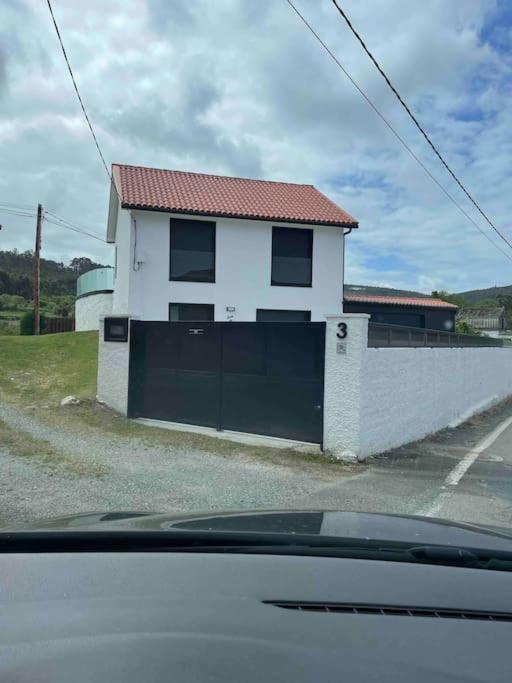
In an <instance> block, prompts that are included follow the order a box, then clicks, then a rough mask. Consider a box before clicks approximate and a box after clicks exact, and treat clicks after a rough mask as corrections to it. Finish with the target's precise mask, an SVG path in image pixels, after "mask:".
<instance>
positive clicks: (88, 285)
mask: <svg viewBox="0 0 512 683" xmlns="http://www.w3.org/2000/svg"><path fill="white" fill-rule="evenodd" d="M113 291H114V269H113V268H95V269H94V270H89V271H88V272H87V273H84V274H83V275H80V277H79V278H77V281H76V301H75V330H76V331H77V332H83V331H84V330H97V329H98V326H99V319H100V315H109V314H110V313H112V296H113Z"/></svg>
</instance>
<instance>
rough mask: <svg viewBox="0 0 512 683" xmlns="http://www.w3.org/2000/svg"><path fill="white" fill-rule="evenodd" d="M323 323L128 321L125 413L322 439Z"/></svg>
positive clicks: (293, 436)
mask: <svg viewBox="0 0 512 683" xmlns="http://www.w3.org/2000/svg"><path fill="white" fill-rule="evenodd" d="M324 347H325V323H293V322H291V323H236V322H206V323H205V322H200V323H190V322H144V321H137V320H132V321H131V331H130V388H129V401H128V414H129V416H130V417H146V418H153V419H157V420H166V421H171V422H181V423H186V424H192V425H202V426H206V427H214V428H216V429H218V430H222V429H228V430H233V431H239V432H248V433H252V434H265V435H268V436H276V437H282V438H288V439H296V440H300V441H308V442H312V443H321V442H322V430H323V394H324Z"/></svg>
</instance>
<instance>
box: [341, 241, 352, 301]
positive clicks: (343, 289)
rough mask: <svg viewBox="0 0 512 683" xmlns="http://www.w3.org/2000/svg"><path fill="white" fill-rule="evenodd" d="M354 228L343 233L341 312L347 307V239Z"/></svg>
mask: <svg viewBox="0 0 512 683" xmlns="http://www.w3.org/2000/svg"><path fill="white" fill-rule="evenodd" d="M353 229H354V228H347V232H344V233H343V281H342V283H341V312H342V313H343V311H344V308H343V307H344V305H345V237H348V235H350V233H351V232H352V230H353Z"/></svg>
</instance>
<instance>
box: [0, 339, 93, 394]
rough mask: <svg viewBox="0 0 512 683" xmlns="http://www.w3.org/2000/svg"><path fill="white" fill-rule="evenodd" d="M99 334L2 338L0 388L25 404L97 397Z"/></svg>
mask: <svg viewBox="0 0 512 683" xmlns="http://www.w3.org/2000/svg"><path fill="white" fill-rule="evenodd" d="M97 365H98V333H97V332H64V333H61V334H48V335H43V336H41V337H11V336H6V337H2V336H0V388H1V390H2V391H3V392H5V394H6V395H7V396H8V397H9V398H10V399H12V400H15V401H16V400H19V401H20V402H21V403H23V404H32V405H34V404H36V405H37V404H38V403H49V404H55V403H58V402H59V401H60V400H61V399H62V398H63V397H64V396H68V395H69V394H73V396H77V397H78V398H82V399H94V398H95V396H96V371H97Z"/></svg>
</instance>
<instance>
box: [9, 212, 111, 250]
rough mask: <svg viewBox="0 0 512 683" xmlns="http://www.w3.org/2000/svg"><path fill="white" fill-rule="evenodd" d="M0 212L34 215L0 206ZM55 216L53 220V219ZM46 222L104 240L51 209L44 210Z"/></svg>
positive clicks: (24, 216)
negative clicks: (49, 215)
mask: <svg viewBox="0 0 512 683" xmlns="http://www.w3.org/2000/svg"><path fill="white" fill-rule="evenodd" d="M0 213H6V214H9V215H11V216H21V217H22V218H34V216H35V215H36V212H35V211H33V212H32V213H28V212H23V213H22V212H21V211H14V210H11V209H4V208H2V207H1V206H0ZM48 214H51V216H52V218H48ZM54 218H55V220H54ZM43 220H45V221H46V222H48V223H52V225H56V226H57V227H59V228H66V229H67V230H73V232H78V233H80V234H81V235H87V236H88V237H92V238H93V239H95V240H99V241H100V242H103V243H104V242H105V240H104V239H103V238H102V237H99V236H98V235H94V234H93V233H92V232H88V231H87V230H82V229H81V228H79V227H77V226H76V225H74V224H73V223H70V222H69V221H67V220H66V219H64V218H61V217H60V216H57V215H56V214H54V213H53V211H45V214H44V218H43Z"/></svg>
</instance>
